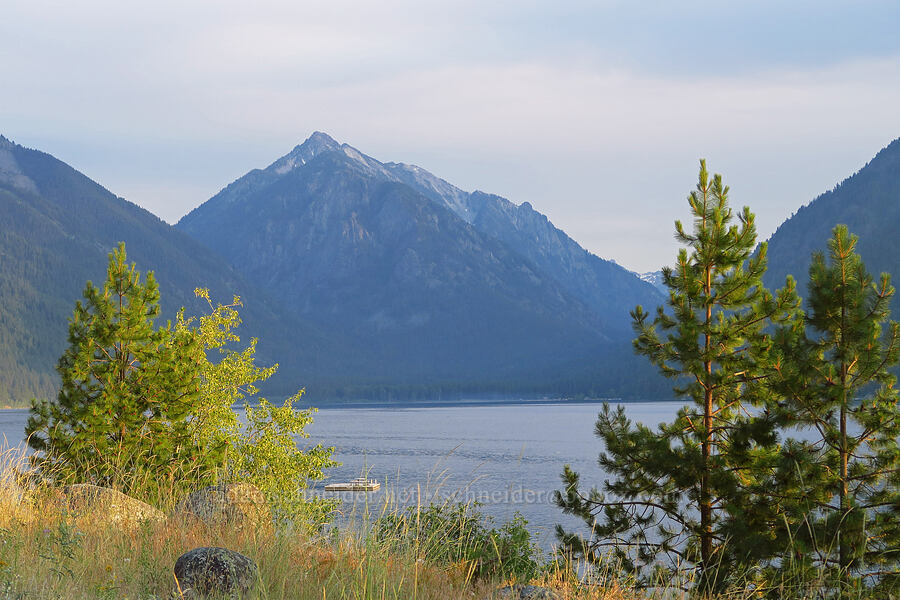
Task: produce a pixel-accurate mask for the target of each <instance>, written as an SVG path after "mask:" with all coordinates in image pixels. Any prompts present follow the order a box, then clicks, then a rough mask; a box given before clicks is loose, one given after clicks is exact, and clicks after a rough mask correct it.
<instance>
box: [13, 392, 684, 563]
mask: <svg viewBox="0 0 900 600" xmlns="http://www.w3.org/2000/svg"><path fill="white" fill-rule="evenodd" d="M679 406H681V404H680V403H674V402H640V403H629V404H627V405H626V409H627V411H628V414H629V416H630V417H631V419H632V420H634V421H641V422H644V423H647V424H653V425H655V424H656V423H659V422H661V421H667V420H671V419H672V417H673V416H674V414H675V412H676V411H677V409H678V407H679ZM599 410H600V404H598V403H571V402H552V401H544V402H505V403H491V402H467V403H463V404H453V405H451V404H425V405H415V406H412V405H398V404H370V405H365V406H359V405H342V406H334V405H332V406H329V407H328V408H321V409H320V410H319V412H318V413H317V414H316V416H315V421H314V423H313V424H312V425H310V426H309V427H308V428H307V431H308V432H309V434H310V436H311V437H310V438H309V439H307V440H301V445H305V444H317V443H322V444H324V445H327V446H334V447H335V455H334V456H335V458H336V459H337V460H338V461H340V462H341V463H343V464H342V466H340V467H337V468H334V469H331V470H330V471H329V473H328V475H329V478H328V480H327V481H326V482H322V483H320V484H317V488H321V487H322V486H324V484H325V483H330V482H339V481H349V480H350V479H353V478H354V477H358V476H360V475H361V474H364V473H366V472H368V474H369V477H372V478H375V479H377V480H378V481H379V482H381V483H382V488H381V489H380V490H379V491H377V492H373V493H370V494H346V493H345V494H342V495H341V497H342V498H344V499H345V500H347V502H346V503H345V504H347V506H346V509H347V510H352V509H353V507H354V505H355V507H356V508H357V509H358V510H362V509H363V506H364V504H365V503H366V502H368V505H369V507H370V510H372V511H377V510H379V509H380V508H381V506H382V505H383V504H384V503H385V502H386V501H387V502H389V503H390V504H391V505H392V506H395V505H396V504H397V503H399V504H416V503H417V502H419V501H422V502H427V501H428V500H429V499H431V498H435V497H437V498H440V499H442V500H443V499H445V498H447V497H453V498H456V499H459V500H460V501H464V502H469V501H479V502H481V503H482V504H483V506H482V511H483V512H485V513H486V514H489V515H491V516H493V517H495V519H496V521H497V522H498V523H501V522H503V521H505V520H507V519H509V518H510V517H512V516H513V514H514V513H515V512H516V511H519V512H521V513H522V515H524V516H525V518H526V519H527V520H528V521H529V528H530V529H531V530H532V531H533V532H534V533H535V534H536V535H537V536H538V539H539V540H540V542H541V545H542V546H544V547H549V545H550V544H551V543H552V539H553V534H552V529H553V526H554V525H555V524H556V523H563V524H564V525H565V526H567V527H570V528H574V527H578V526H579V525H580V522H579V521H577V520H575V519H572V518H571V517H568V518H567V517H565V516H564V515H563V514H562V513H561V512H560V510H559V509H558V508H556V506H555V505H554V504H553V502H552V493H553V491H554V490H556V489H559V488H560V487H561V484H560V473H561V472H562V469H563V465H564V464H566V463H568V464H571V465H572V467H573V468H575V470H576V471H578V472H579V473H581V475H582V481H583V482H584V483H585V484H588V485H590V484H599V483H601V482H602V479H603V473H602V472H601V471H600V469H599V467H598V466H597V462H596V459H597V454H598V452H599V451H600V443H599V441H598V440H597V439H596V438H595V437H594V435H593V429H594V422H595V421H596V418H597V413H598V412H599ZM26 420H27V411H26V410H5V411H0V439H2V436H5V437H6V439H7V440H8V442H9V443H11V444H19V443H21V442H22V437H23V429H24V426H25V421H26Z"/></svg>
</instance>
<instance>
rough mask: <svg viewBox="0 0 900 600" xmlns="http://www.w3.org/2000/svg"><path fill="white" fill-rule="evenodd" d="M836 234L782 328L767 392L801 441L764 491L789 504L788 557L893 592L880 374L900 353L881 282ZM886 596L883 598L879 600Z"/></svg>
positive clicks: (841, 230) (893, 422)
mask: <svg viewBox="0 0 900 600" xmlns="http://www.w3.org/2000/svg"><path fill="white" fill-rule="evenodd" d="M855 246H856V236H853V235H850V233H849V232H848V231H847V228H846V227H845V226H843V225H838V226H837V227H835V228H834V231H833V236H832V238H831V239H830V240H829V242H828V258H827V259H826V257H825V255H824V254H823V253H817V254H815V255H814V256H813V261H812V264H811V266H810V269H809V298H808V301H807V306H808V310H807V313H806V318H805V319H803V320H801V321H798V322H796V323H794V324H793V326H792V327H785V328H781V329H780V330H779V331H778V334H777V335H776V347H777V349H778V350H779V351H780V354H781V357H780V359H779V360H778V361H777V363H776V364H775V365H774V366H775V369H776V377H773V378H772V380H771V384H772V386H773V387H774V388H775V389H776V390H777V391H778V393H779V394H780V395H782V396H783V397H784V400H783V401H782V403H781V404H782V406H781V413H782V417H783V418H784V420H785V423H786V426H787V428H788V432H790V429H792V428H793V429H795V430H802V432H803V433H804V434H805V435H803V438H802V439H801V440H789V441H788V442H787V443H786V444H785V451H784V455H783V461H782V469H781V470H780V472H779V473H778V474H777V479H776V480H775V482H774V484H773V488H772V489H777V490H778V491H779V494H780V495H781V496H782V497H783V499H779V501H782V502H787V503H790V502H793V504H794V513H795V514H796V515H797V517H798V518H796V519H795V520H794V522H793V523H791V525H792V526H791V528H790V529H791V531H790V533H791V535H792V538H793V541H794V544H793V545H794V548H793V553H792V555H789V556H787V557H786V558H785V560H784V561H783V564H784V565H788V564H793V565H794V566H796V562H797V561H800V563H801V566H803V565H804V564H805V566H807V567H813V568H815V569H818V570H824V571H825V572H827V573H830V574H833V575H834V576H835V579H836V580H837V581H838V583H839V585H840V587H841V588H844V590H846V589H847V588H848V587H849V586H853V585H871V583H872V582H878V583H879V584H880V585H885V586H888V585H893V586H895V591H896V587H897V586H900V444H898V437H900V405H898V394H897V390H896V389H895V387H894V384H895V382H896V378H895V377H894V375H893V374H891V373H890V372H889V371H888V369H890V368H892V367H894V366H896V364H897V361H898V353H900V327H898V324H897V323H895V322H893V321H889V320H888V318H889V314H890V313H889V303H890V300H891V298H892V297H893V295H894V288H893V287H892V286H891V284H890V277H889V276H888V275H887V274H882V275H881V278H880V280H879V281H878V282H877V283H876V282H874V281H873V278H872V276H871V275H870V274H869V273H868V272H867V271H866V268H865V265H864V264H863V262H862V260H861V259H860V257H859V255H858V254H856V252H855V251H854V250H855ZM885 597H887V596H885Z"/></svg>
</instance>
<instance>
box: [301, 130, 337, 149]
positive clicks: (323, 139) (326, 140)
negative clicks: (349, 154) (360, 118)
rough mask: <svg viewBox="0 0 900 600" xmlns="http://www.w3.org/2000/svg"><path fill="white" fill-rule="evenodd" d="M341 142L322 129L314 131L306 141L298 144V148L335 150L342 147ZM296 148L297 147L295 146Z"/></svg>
mask: <svg viewBox="0 0 900 600" xmlns="http://www.w3.org/2000/svg"><path fill="white" fill-rule="evenodd" d="M340 146H341V145H340V144H339V143H338V141H337V140H336V139H334V138H333V137H331V136H330V135H328V134H327V133H324V132H322V131H313V133H312V135H311V136H309V137H308V138H306V141H305V142H303V143H302V144H300V145H299V146H297V148H303V147H306V148H308V149H318V150H323V149H328V150H334V149H336V148H340ZM295 150H296V148H295Z"/></svg>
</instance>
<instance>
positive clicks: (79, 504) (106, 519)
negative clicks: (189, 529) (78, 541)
mask: <svg viewBox="0 0 900 600" xmlns="http://www.w3.org/2000/svg"><path fill="white" fill-rule="evenodd" d="M62 491H63V495H64V497H65V508H66V510H67V511H68V512H69V514H70V515H71V516H73V517H75V518H76V520H78V521H79V523H81V524H84V525H96V524H112V525H116V526H118V527H124V528H128V529H133V528H135V527H137V526H139V525H140V524H141V523H144V522H148V521H149V522H152V523H163V522H165V520H166V515H165V514H163V512H162V511H160V510H159V509H157V508H154V507H152V506H150V505H149V504H147V503H146V502H141V501H140V500H138V499H136V498H132V497H131V496H126V495H125V494H123V493H122V492H120V491H118V490H114V489H111V488H105V487H100V486H96V485H91V484H88V483H78V484H74V485H67V486H66V487H64V488H63V490H62Z"/></svg>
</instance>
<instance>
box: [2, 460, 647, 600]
mask: <svg viewBox="0 0 900 600" xmlns="http://www.w3.org/2000/svg"><path fill="white" fill-rule="evenodd" d="M24 465H25V462H24V458H23V456H22V455H21V453H20V452H17V451H10V450H6V451H2V452H0V599H4V598H21V599H23V600H24V599H26V598H27V599H41V598H47V599H50V598H54V599H55V598H91V599H95V598H101V599H102V598H110V599H112V598H133V599H139V598H160V599H161V598H178V594H177V590H176V587H175V582H174V578H173V575H172V567H173V565H174V564H175V561H176V559H177V558H178V556H180V555H181V554H182V553H184V552H186V551H188V550H191V549H193V548H197V547H200V546H221V547H226V548H230V549H232V550H236V551H238V552H241V553H243V554H245V555H247V556H249V557H251V558H252V559H253V560H254V561H255V562H256V563H257V565H258V566H259V571H260V583H259V586H258V591H257V597H258V598H260V599H268V598H289V599H296V600H304V599H310V600H312V599H317V600H320V599H322V598H326V599H330V598H354V599H356V598H358V599H387V598H394V599H403V600H409V599H414V600H418V599H422V600H430V599H434V600H438V599H440V600H450V599H455V598H460V599H462V598H465V599H466V600H472V599H473V598H475V599H478V598H488V597H490V594H491V591H492V590H494V589H496V588H497V587H498V586H500V585H502V584H503V583H504V582H500V581H481V582H473V581H471V578H470V573H471V570H470V569H469V567H468V565H464V564H455V565H449V566H444V565H435V564H429V563H428V562H426V561H423V560H422V559H421V558H420V557H417V556H416V555H415V553H414V552H407V553H397V552H395V551H394V552H391V551H389V550H387V549H386V548H387V547H386V546H385V545H383V544H379V543H376V542H374V541H373V540H372V539H371V538H369V537H367V536H363V535H359V534H356V535H354V534H341V535H335V536H331V537H328V538H321V539H315V538H310V537H308V536H302V535H291V534H289V533H287V532H284V531H280V532H269V533H264V534H263V533H258V532H256V531H246V530H245V531H240V530H236V529H233V528H209V527H205V526H203V525H200V524H197V523H185V522H180V521H176V520H173V519H170V520H169V521H167V522H164V523H160V524H145V525H144V526H142V527H140V528H136V529H133V530H130V531H129V530H127V529H123V528H116V527H112V526H109V525H93V526H86V525H85V524H84V523H81V522H79V523H76V522H73V521H72V519H71V518H69V517H68V515H66V514H65V511H64V510H63V508H62V507H63V504H62V503H60V502H59V494H58V492H56V491H55V490H53V489H51V488H47V487H43V486H31V487H30V488H29V489H28V490H27V491H26V490H25V489H23V487H22V486H21V485H19V483H18V481H17V478H16V473H17V472H21V470H22V467H23V466H24ZM162 508H165V507H162ZM533 583H536V584H545V585H550V586H552V587H554V588H556V589H558V590H559V591H560V593H561V594H562V596H563V597H564V598H572V599H574V598H584V599H591V600H624V599H626V598H634V597H635V596H634V595H631V594H625V593H623V592H621V591H620V590H601V589H599V588H593V589H589V590H585V589H582V588H580V587H579V586H578V585H577V583H576V582H574V581H573V580H572V579H571V578H570V577H565V576H564V575H563V574H562V573H555V574H552V575H548V576H547V577H546V578H545V580H543V581H536V582H533Z"/></svg>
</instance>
